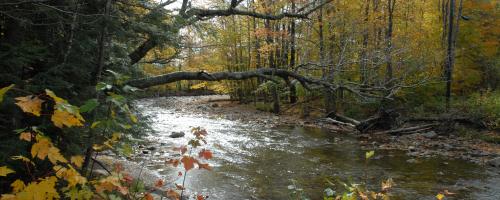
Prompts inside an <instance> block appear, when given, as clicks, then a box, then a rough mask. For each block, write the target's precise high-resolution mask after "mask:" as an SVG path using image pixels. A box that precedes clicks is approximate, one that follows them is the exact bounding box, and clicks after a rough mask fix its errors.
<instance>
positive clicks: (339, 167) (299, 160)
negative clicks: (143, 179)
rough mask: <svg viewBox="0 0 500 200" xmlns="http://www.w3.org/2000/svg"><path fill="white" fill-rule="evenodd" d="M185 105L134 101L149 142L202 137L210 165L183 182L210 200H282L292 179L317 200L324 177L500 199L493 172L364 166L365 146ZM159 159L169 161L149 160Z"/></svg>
mask: <svg viewBox="0 0 500 200" xmlns="http://www.w3.org/2000/svg"><path fill="white" fill-rule="evenodd" d="M191 100H192V98H191V97H176V98H170V99H169V98H154V99H144V100H141V101H140V102H138V106H139V108H140V109H141V110H142V112H143V113H144V114H146V115H149V116H151V117H152V119H153V122H154V123H153V128H154V130H155V131H156V133H154V134H151V135H150V136H149V137H150V139H151V140H154V141H157V142H158V143H161V144H162V145H166V146H180V145H184V144H186V143H187V142H188V141H189V140H190V139H191V138H193V136H191V135H190V134H189V130H190V129H191V128H192V127H197V126H199V127H203V128H205V129H206V130H207V131H208V133H209V135H208V138H207V142H208V144H207V145H205V146H204V148H206V149H210V150H211V151H213V153H214V159H213V160H210V162H209V163H210V164H211V165H212V166H213V167H214V169H213V170H212V171H205V170H191V171H189V172H188V174H187V179H186V184H185V186H186V188H187V190H188V191H189V193H196V192H201V193H203V194H206V195H208V196H209V197H210V199H221V200H223V199H228V200H235V199H238V200H239V199H288V198H289V195H290V190H289V189H288V188H287V186H288V185H291V184H292V179H293V180H296V182H297V185H298V187H301V188H303V189H304V190H305V192H306V194H307V195H308V196H309V197H310V198H311V199H322V196H323V190H324V189H325V188H326V187H332V186H329V185H328V184H327V183H326V181H325V180H327V179H328V180H331V181H333V182H335V180H343V181H347V180H352V181H354V182H360V181H367V182H368V183H369V185H370V187H371V188H372V189H379V187H380V182H381V181H382V180H385V179H387V178H392V179H393V180H394V182H395V183H396V185H395V186H394V188H393V189H392V195H393V199H435V195H436V194H437V193H438V192H439V191H443V190H449V191H450V192H453V193H456V195H453V196H450V197H451V199H492V200H493V199H495V200H498V199H500V194H499V192H500V178H499V173H498V170H496V171H493V169H485V168H484V167H482V166H478V165H475V164H472V163H468V162H466V161H463V160H453V159H444V158H428V159H419V160H418V162H417V163H409V162H408V160H409V159H412V158H411V157H408V156H406V154H405V152H402V151H397V150H380V151H376V154H375V156H374V158H373V159H371V160H370V161H368V162H367V161H366V160H365V159H364V155H365V152H366V151H367V150H369V148H368V149H362V148H361V145H360V144H359V141H358V140H357V139H356V137H354V136H353V135H350V134H345V133H344V134H340V133H334V132H330V131H328V130H322V129H318V128H303V127H279V128H266V127H265V126H263V125H262V124H252V123H243V122H241V121H238V120H227V119H224V116H220V117H210V116H208V115H207V114H201V113H197V112H193V111H192V110H191V109H187V108H186V107H178V106H176V103H175V102H176V101H177V102H178V101H191ZM164 102H168V103H164ZM183 106H186V105H185V104H183ZM172 131H183V132H186V137H184V138H177V139H172V138H169V137H168V135H170V133H171V132H172ZM164 154H165V155H168V153H155V154H153V155H154V156H155V157H161V156H164ZM159 163H160V162H159ZM162 166H163V165H161V163H160V164H158V165H149V168H151V169H153V170H156V171H158V173H159V174H161V175H165V176H168V177H175V175H174V174H177V171H179V170H180V169H181V168H180V167H179V170H177V171H176V170H165V168H164V167H162ZM177 182H178V183H181V182H182V179H178V180H177ZM332 188H334V189H337V190H338V188H336V187H335V186H334V187H332Z"/></svg>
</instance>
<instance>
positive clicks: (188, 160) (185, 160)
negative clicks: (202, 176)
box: [181, 156, 196, 171]
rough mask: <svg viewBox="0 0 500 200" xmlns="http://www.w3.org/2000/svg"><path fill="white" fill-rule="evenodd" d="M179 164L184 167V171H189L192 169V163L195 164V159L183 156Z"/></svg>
mask: <svg viewBox="0 0 500 200" xmlns="http://www.w3.org/2000/svg"><path fill="white" fill-rule="evenodd" d="M181 162H182V164H183V165H184V169H185V170H186V171H189V170H190V169H193V167H194V163H195V162H196V159H194V158H192V157H190V156H183V157H182V159H181Z"/></svg>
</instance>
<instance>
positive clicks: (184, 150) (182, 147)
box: [174, 145, 187, 155]
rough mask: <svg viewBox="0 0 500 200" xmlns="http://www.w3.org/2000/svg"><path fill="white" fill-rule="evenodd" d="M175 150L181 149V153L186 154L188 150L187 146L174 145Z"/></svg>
mask: <svg viewBox="0 0 500 200" xmlns="http://www.w3.org/2000/svg"><path fill="white" fill-rule="evenodd" d="M174 151H180V152H181V155H184V154H185V153H186V152H187V146H186V145H182V146H180V147H174Z"/></svg>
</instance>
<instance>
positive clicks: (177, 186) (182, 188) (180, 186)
mask: <svg viewBox="0 0 500 200" xmlns="http://www.w3.org/2000/svg"><path fill="white" fill-rule="evenodd" d="M175 188H177V189H178V190H185V189H186V188H184V186H182V185H179V184H177V183H176V184H175Z"/></svg>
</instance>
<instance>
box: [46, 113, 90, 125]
mask: <svg viewBox="0 0 500 200" xmlns="http://www.w3.org/2000/svg"><path fill="white" fill-rule="evenodd" d="M51 120H52V122H53V123H54V125H55V126H57V127H59V128H63V126H66V127H73V126H83V123H82V122H84V121H85V120H83V117H82V116H81V115H80V114H79V113H77V114H76V115H75V114H72V113H70V112H67V111H62V110H59V109H56V110H54V114H53V115H52V118H51Z"/></svg>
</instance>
